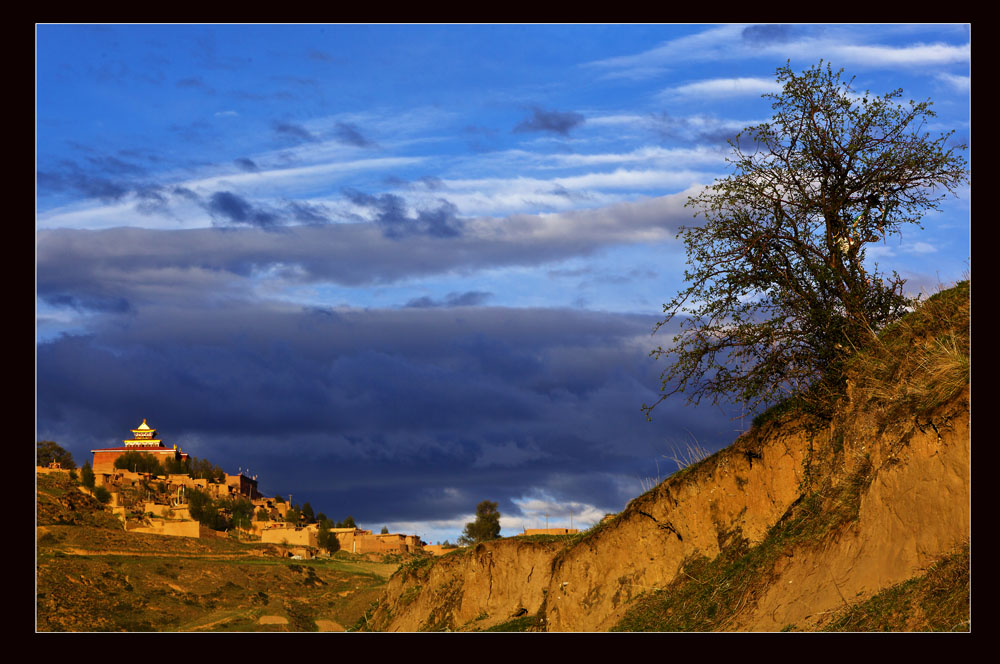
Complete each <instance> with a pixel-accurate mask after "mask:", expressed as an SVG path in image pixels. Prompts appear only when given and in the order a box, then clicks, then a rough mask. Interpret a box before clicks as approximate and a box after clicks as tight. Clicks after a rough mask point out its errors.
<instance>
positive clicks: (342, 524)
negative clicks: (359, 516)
mask: <svg viewBox="0 0 1000 664" xmlns="http://www.w3.org/2000/svg"><path fill="white" fill-rule="evenodd" d="M337 527H338V528H357V527H358V524H356V523H354V517H353V516H351V515H349V514H348V515H347V518H346V519H344V520H343V521H338V522H337Z"/></svg>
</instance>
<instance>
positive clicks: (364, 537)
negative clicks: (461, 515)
mask: <svg viewBox="0 0 1000 664" xmlns="http://www.w3.org/2000/svg"><path fill="white" fill-rule="evenodd" d="M131 431H132V437H131V438H128V439H125V440H123V441H122V442H123V443H124V445H122V446H118V447H102V448H98V449H94V450H91V452H92V453H93V455H94V459H93V464H92V468H93V470H94V480H95V484H96V485H97V486H107V487H109V488H110V489H112V490H111V492H110V493H111V504H110V507H111V511H112V512H113V513H114V514H116V515H117V516H118V517H119V518H121V519H122V521H123V522H126V508H125V506H124V505H122V503H121V495H120V493H119V491H115V490H114V489H119V490H120V489H121V488H122V487H123V486H129V485H130V486H132V487H135V486H139V485H140V483H142V482H148V481H149V480H156V481H159V482H162V483H163V484H164V485H165V488H166V492H167V494H168V495H170V496H171V497H170V500H169V504H165V503H162V502H155V501H148V500H147V501H146V502H145V503H144V504H143V513H144V514H145V521H146V523H145V524H144V525H138V526H137V525H128V526H127V527H128V530H129V531H132V532H145V533H155V534H161V535H178V536H183V537H199V536H200V535H202V534H206V533H207V532H208V531H206V529H205V528H203V527H201V524H199V523H198V522H197V521H196V520H194V519H192V518H191V514H190V510H189V508H188V505H187V496H186V494H187V492H188V491H190V490H199V491H203V492H205V493H207V494H208V495H209V496H210V497H212V498H213V499H216V500H217V499H220V498H234V497H243V498H246V499H247V500H249V501H250V502H251V504H252V505H253V508H254V512H253V516H252V519H251V522H250V533H251V534H252V535H253V536H254V537H258V538H260V541H261V543H264V544H281V545H283V546H285V547H286V548H288V550H289V551H290V552H291V551H294V552H297V554H298V555H303V556H304V557H311V556H312V555H313V553H312V552H313V551H314V550H315V549H316V548H318V539H319V524H315V523H313V524H308V525H301V524H292V523H288V522H287V521H286V520H285V519H286V518H287V516H288V511H289V510H290V509H291V505H290V504H289V503H287V502H285V501H278V500H275V499H274V498H267V497H265V496H263V495H261V493H260V491H259V490H258V488H257V478H256V477H248V476H246V475H244V474H243V473H242V472H240V473H237V474H236V475H230V474H228V473H224V476H223V479H222V481H221V482H210V481H209V480H207V479H194V478H192V477H191V476H190V475H187V474H167V475H159V476H153V475H152V474H150V473H144V472H135V471H132V470H128V469H122V468H115V460H116V459H118V458H119V457H120V456H122V455H123V454H126V453H128V452H141V453H143V454H151V455H153V456H155V457H156V458H157V460H158V461H160V463H161V464H163V463H164V462H165V461H167V460H171V459H173V460H179V461H184V460H186V459H188V458H189V457H188V455H187V454H186V453H184V452H182V451H181V450H180V449H178V447H177V445H173V446H172V447H168V446H166V445H164V444H163V441H162V440H160V439H159V438H157V437H156V429H153V428H151V427H150V426H149V425H148V424H147V423H146V420H145V419H143V420H142V424H140V425H139V426H138V427H136V428H135V429H132V430H131ZM39 470H40V471H42V472H45V471H48V472H55V471H58V470H59V469H58V468H55V467H53V468H46V469H44V470H43V469H41V468H40V469H39ZM133 509H134V508H133ZM261 511H263V514H261V513H260V512H261ZM261 516H265V518H261ZM330 530H331V532H333V533H334V534H335V535H336V537H337V541H338V542H339V543H340V549H341V550H342V551H348V552H350V553H357V554H366V553H377V554H392V553H398V554H402V553H413V552H416V551H422V550H423V548H424V547H423V542H421V541H420V538H419V537H417V536H416V535H402V534H399V533H386V534H373V533H372V531H370V530H362V529H360V528H331V529H330ZM289 555H291V553H290V554H289Z"/></svg>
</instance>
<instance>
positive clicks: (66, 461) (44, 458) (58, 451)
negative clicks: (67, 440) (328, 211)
mask: <svg viewBox="0 0 1000 664" xmlns="http://www.w3.org/2000/svg"><path fill="white" fill-rule="evenodd" d="M52 462H56V463H58V464H59V465H60V466H61V467H63V468H65V469H66V470H76V462H75V461H73V455H72V454H70V453H69V452H68V451H67V450H65V449H64V448H63V447H62V445H60V444H59V443H57V442H55V441H54V440H39V441H37V442H36V443H35V464H37V465H39V466H48V465H49V464H50V463H52Z"/></svg>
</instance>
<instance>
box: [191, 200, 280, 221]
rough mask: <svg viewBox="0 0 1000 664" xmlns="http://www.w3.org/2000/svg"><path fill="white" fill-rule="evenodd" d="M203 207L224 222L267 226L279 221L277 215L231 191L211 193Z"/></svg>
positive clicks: (214, 217)
mask: <svg viewBox="0 0 1000 664" xmlns="http://www.w3.org/2000/svg"><path fill="white" fill-rule="evenodd" d="M205 209H207V210H208V212H209V214H211V215H212V217H213V219H221V220H222V221H223V222H224V223H231V224H245V225H247V226H257V227H259V228H267V227H270V226H274V225H275V224H277V223H278V222H279V219H278V216H277V215H276V214H274V213H273V212H271V211H269V210H266V209H264V208H259V207H256V206H254V205H253V204H251V203H250V202H249V201H247V200H246V199H245V198H242V197H240V196H237V195H236V194H234V193H232V192H231V191H217V192H215V193H214V194H212V195H211V196H210V197H209V199H208V203H207V204H206V205H205Z"/></svg>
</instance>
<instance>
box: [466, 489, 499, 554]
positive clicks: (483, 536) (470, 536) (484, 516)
mask: <svg viewBox="0 0 1000 664" xmlns="http://www.w3.org/2000/svg"><path fill="white" fill-rule="evenodd" d="M498 537H500V512H499V511H498V510H497V504H496V503H494V502H491V501H489V500H484V501H483V502H481V503H479V504H478V505H476V520H475V521H473V522H471V523H467V524H465V530H464V531H463V532H462V536H461V537H460V538H459V542H461V543H462V544H466V545H467V544H477V543H479V542H485V541H487V540H494V539H497V538H498Z"/></svg>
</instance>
